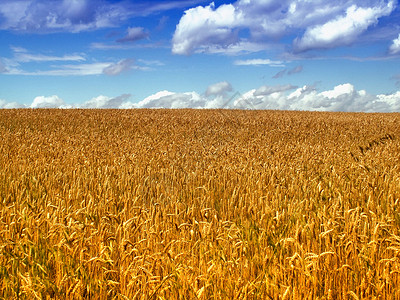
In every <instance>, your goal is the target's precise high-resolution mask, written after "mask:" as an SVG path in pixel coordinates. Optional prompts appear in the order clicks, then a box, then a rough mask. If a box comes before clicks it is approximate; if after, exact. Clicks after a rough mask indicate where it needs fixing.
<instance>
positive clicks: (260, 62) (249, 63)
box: [234, 59, 283, 67]
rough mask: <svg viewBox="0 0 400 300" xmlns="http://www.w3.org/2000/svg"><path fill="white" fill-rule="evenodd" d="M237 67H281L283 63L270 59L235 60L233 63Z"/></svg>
mask: <svg viewBox="0 0 400 300" xmlns="http://www.w3.org/2000/svg"><path fill="white" fill-rule="evenodd" d="M234 64H235V65H237V66H261V65H269V66H271V67H282V66H283V62H282V61H280V60H270V59H247V60H236V61H235V62H234Z"/></svg>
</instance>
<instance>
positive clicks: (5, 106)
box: [0, 99, 25, 109]
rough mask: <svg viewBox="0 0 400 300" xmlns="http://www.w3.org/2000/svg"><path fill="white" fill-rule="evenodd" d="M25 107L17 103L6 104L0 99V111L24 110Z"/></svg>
mask: <svg viewBox="0 0 400 300" xmlns="http://www.w3.org/2000/svg"><path fill="white" fill-rule="evenodd" d="M24 107H25V106H24V105H22V104H19V103H17V102H7V101H6V100H2V99H0V109H11V108H24Z"/></svg>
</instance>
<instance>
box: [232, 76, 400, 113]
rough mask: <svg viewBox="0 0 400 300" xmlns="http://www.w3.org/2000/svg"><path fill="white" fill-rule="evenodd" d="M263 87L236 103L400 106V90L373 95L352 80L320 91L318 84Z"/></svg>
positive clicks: (300, 106)
mask: <svg viewBox="0 0 400 300" xmlns="http://www.w3.org/2000/svg"><path fill="white" fill-rule="evenodd" d="M293 88H294V87H293V86H281V87H279V86H275V87H268V86H265V87H261V88H259V89H258V90H251V91H249V92H247V93H245V94H244V95H243V96H241V97H239V98H238V99H236V100H235V103H234V107H235V106H242V107H243V106H247V107H250V108H252V109H281V110H311V111H363V112H395V111H399V109H400V97H399V96H400V93H399V92H397V93H395V94H390V95H377V96H375V95H370V94H368V93H367V92H366V91H364V90H360V91H357V90H356V89H355V87H354V86H353V85H351V84H349V83H346V84H342V85H338V86H336V87H334V88H333V89H332V90H327V91H323V92H318V91H317V90H316V88H315V87H314V86H303V87H300V88H297V89H295V90H294V91H293V92H290V93H288V91H290V90H292V89H293Z"/></svg>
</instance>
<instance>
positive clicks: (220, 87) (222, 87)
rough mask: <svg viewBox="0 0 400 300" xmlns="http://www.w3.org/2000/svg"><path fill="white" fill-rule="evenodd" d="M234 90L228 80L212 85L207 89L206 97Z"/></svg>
mask: <svg viewBox="0 0 400 300" xmlns="http://www.w3.org/2000/svg"><path fill="white" fill-rule="evenodd" d="M232 90H233V88H232V86H231V84H230V83H229V82H227V81H222V82H218V83H215V84H212V85H210V86H209V87H208V88H207V90H206V93H205V95H206V97H208V96H221V95H226V93H227V92H231V91H232Z"/></svg>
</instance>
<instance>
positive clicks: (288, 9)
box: [0, 0, 400, 112]
mask: <svg viewBox="0 0 400 300" xmlns="http://www.w3.org/2000/svg"><path fill="white" fill-rule="evenodd" d="M0 41H1V44H0V108H13V107H31V108H41V107H59V108H78V107H80V108H142V107H146V108H150V107H164V108H186V107H190V108H220V107H224V108H244V109H296V110H323V111H326V110H327V111H367V112H372V111H382V112H393V111H400V8H399V5H398V3H397V1H391V0H389V1H384V0H382V1H379V0H336V1H326V0H279V1H275V0H237V1H214V2H211V1H203V0H181V1H162V0H155V1H144V0H121V1H117V0H47V1H45V0H1V1H0Z"/></svg>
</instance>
